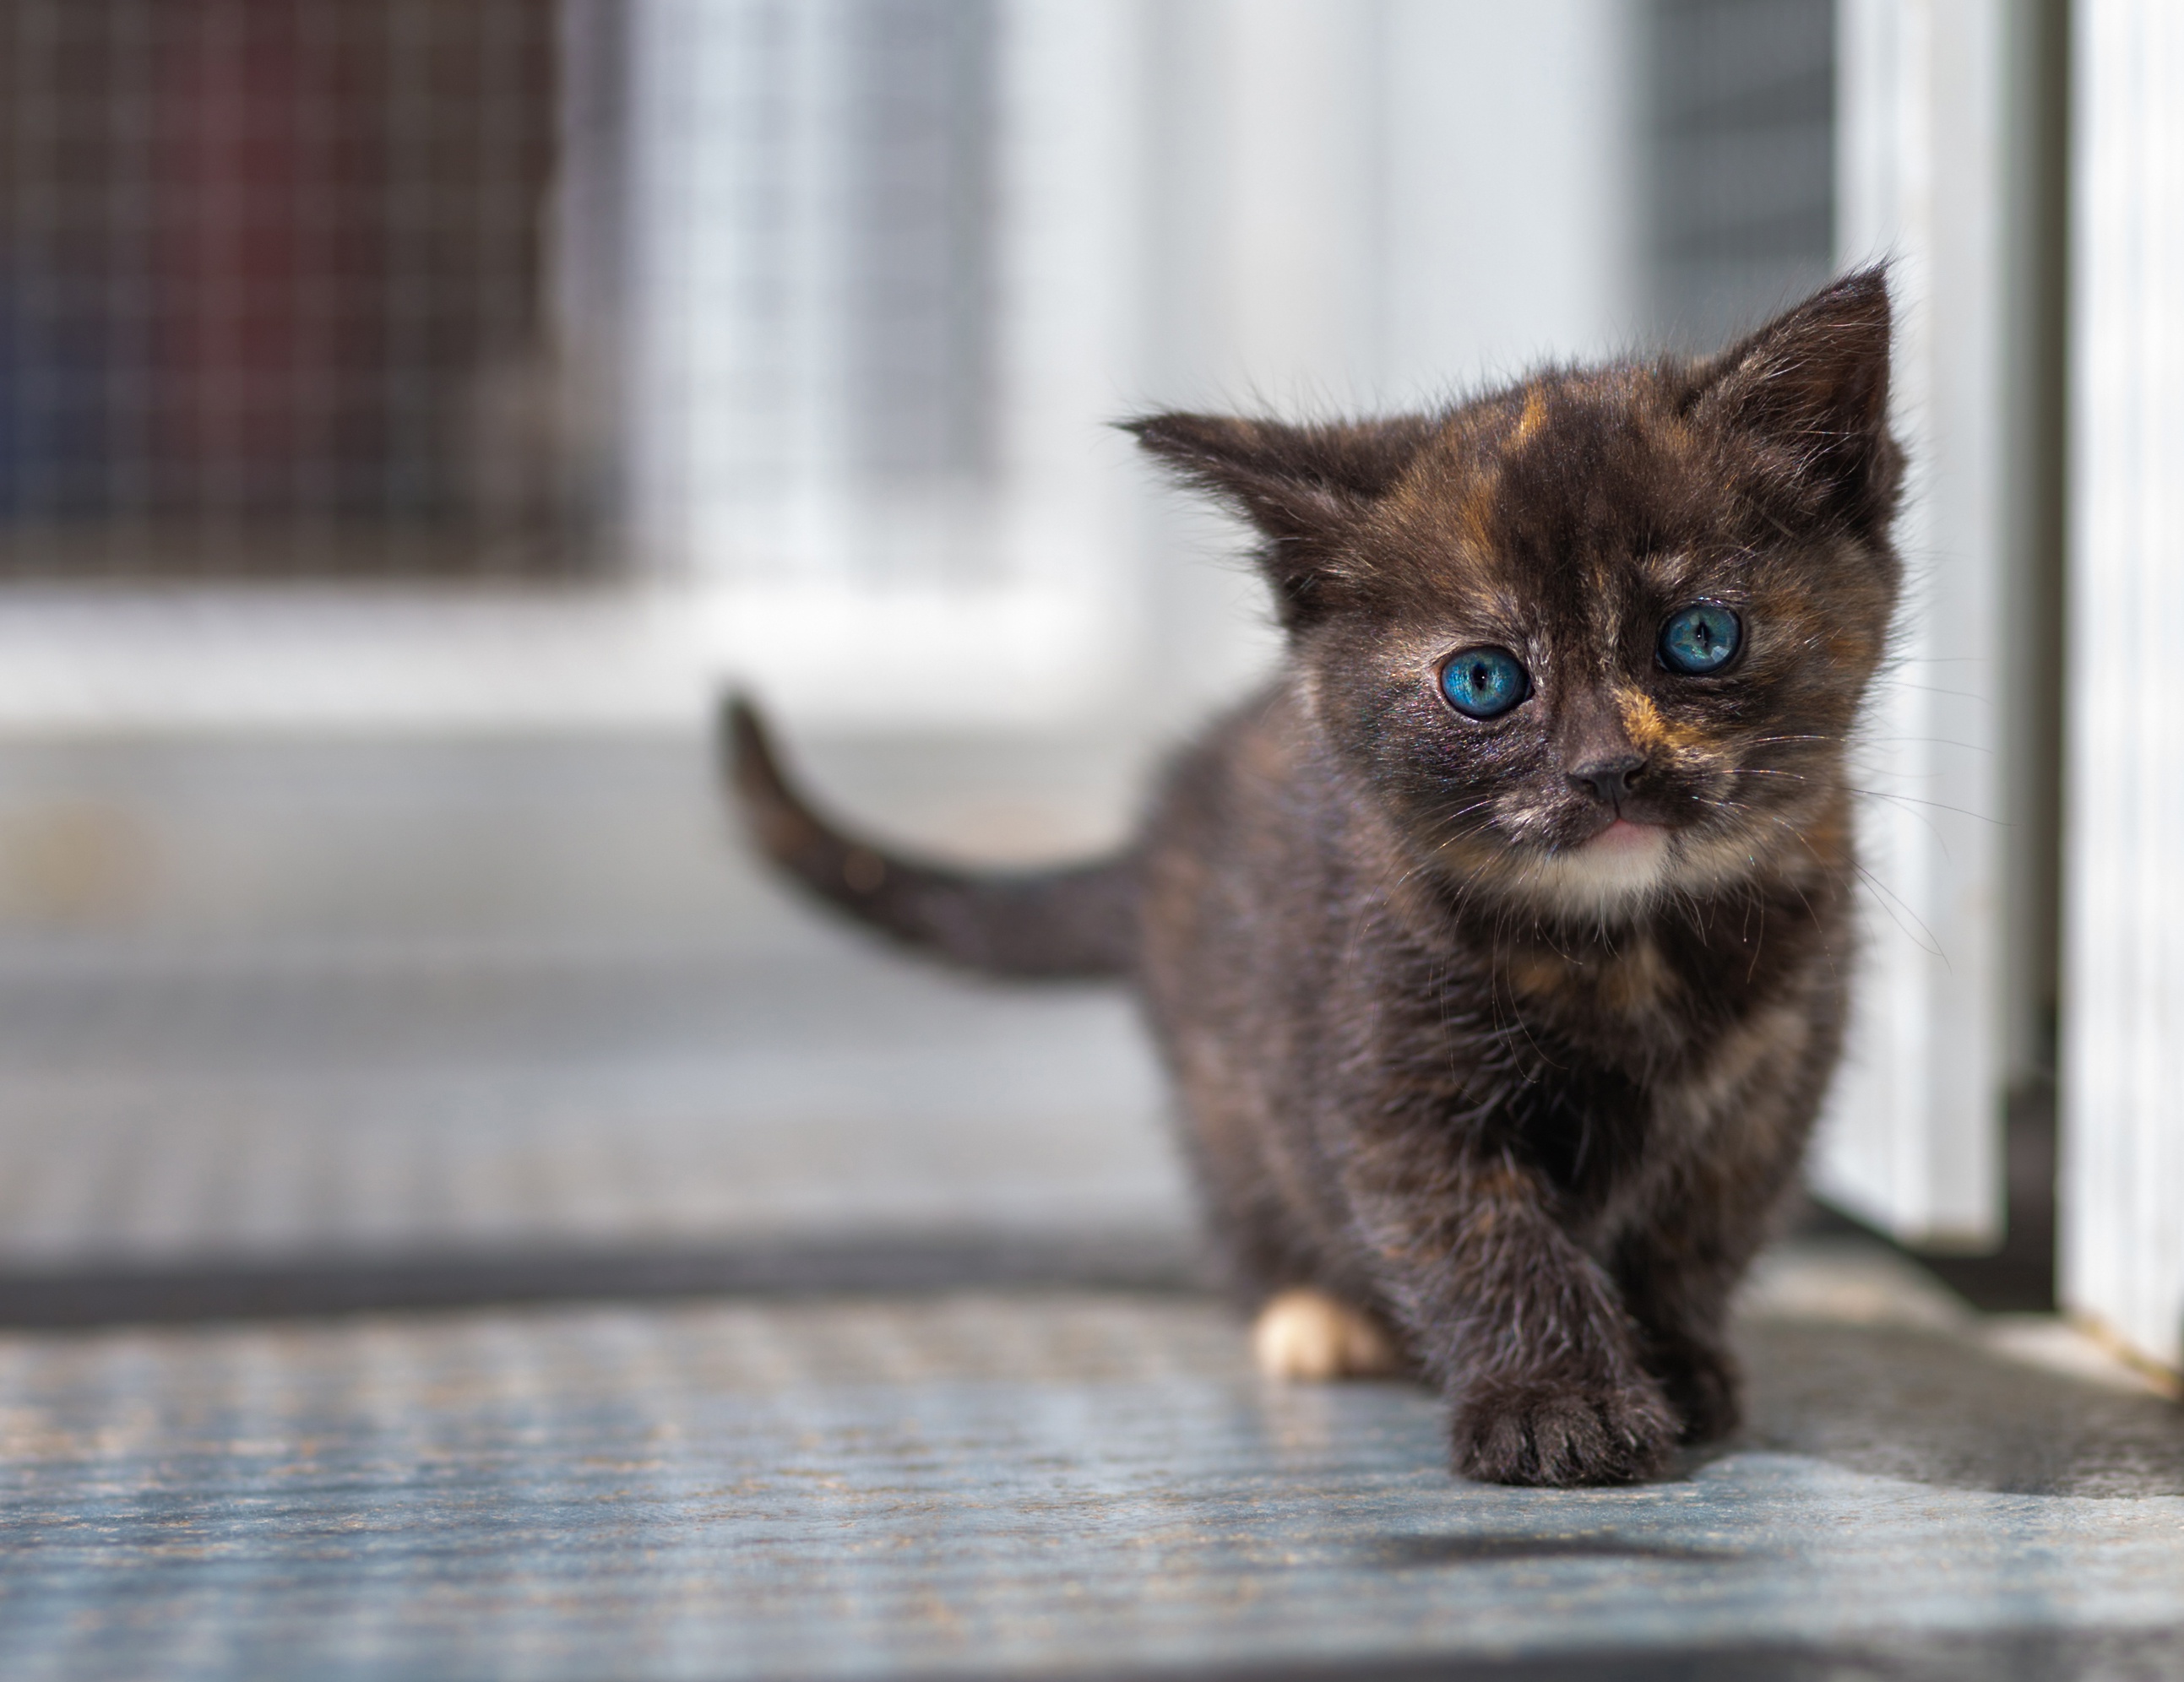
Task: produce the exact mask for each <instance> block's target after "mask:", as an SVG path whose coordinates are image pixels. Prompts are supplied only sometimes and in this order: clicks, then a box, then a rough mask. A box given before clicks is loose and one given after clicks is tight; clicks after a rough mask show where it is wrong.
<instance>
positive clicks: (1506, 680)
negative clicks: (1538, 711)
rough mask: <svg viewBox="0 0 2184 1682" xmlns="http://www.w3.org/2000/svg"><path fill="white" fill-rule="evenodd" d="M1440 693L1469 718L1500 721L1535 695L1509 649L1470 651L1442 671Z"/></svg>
mask: <svg viewBox="0 0 2184 1682" xmlns="http://www.w3.org/2000/svg"><path fill="white" fill-rule="evenodd" d="M1440 692H1441V693H1443V694H1444V695H1446V696H1447V697H1448V704H1449V705H1451V706H1452V707H1454V708H1455V709H1456V710H1457V711H1458V712H1460V713H1462V714H1463V716H1465V717H1467V718H1499V717H1500V716H1502V714H1503V713H1505V712H1507V711H1508V710H1509V709H1510V708H1511V707H1513V706H1515V705H1517V703H1518V702H1519V701H1521V700H1523V699H1524V697H1525V696H1527V695H1529V694H1530V693H1532V680H1531V679H1530V678H1529V677H1526V676H1525V675H1524V667H1523V666H1520V665H1518V662H1517V656H1516V655H1514V654H1511V653H1510V652H1509V651H1508V650H1507V649H1465V650H1464V652H1463V653H1462V654H1457V655H1456V656H1455V657H1454V658H1453V659H1451V660H1450V661H1449V663H1448V664H1447V665H1446V666H1443V667H1441V669H1440Z"/></svg>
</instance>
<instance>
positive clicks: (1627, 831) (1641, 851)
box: [1583, 817, 1669, 860]
mask: <svg viewBox="0 0 2184 1682" xmlns="http://www.w3.org/2000/svg"><path fill="white" fill-rule="evenodd" d="M1668 844H1669V832H1668V829H1667V827H1665V826H1664V825H1662V824H1658V823H1640V822H1637V821H1636V820H1635V819H1634V818H1627V817H1619V818H1617V819H1615V820H1614V821H1613V822H1611V823H1610V824H1609V825H1608V826H1607V828H1605V829H1603V830H1602V831H1601V832H1600V833H1599V834H1597V835H1596V836H1594V837H1593V838H1592V839H1591V840H1590V841H1588V842H1586V843H1585V846H1584V849H1583V850H1584V851H1585V852H1588V853H1595V854H1599V855H1603V856H1607V857H1613V858H1619V859H1623V858H1627V859H1632V860H1636V859H1641V858H1647V857H1650V856H1651V855H1653V854H1655V853H1657V852H1658V851H1659V850H1660V849H1662V848H1663V847H1665V846H1667V845H1668Z"/></svg>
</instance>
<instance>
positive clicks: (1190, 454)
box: [1123, 415, 1434, 625]
mask: <svg viewBox="0 0 2184 1682" xmlns="http://www.w3.org/2000/svg"><path fill="white" fill-rule="evenodd" d="M1123 431H1125V432H1131V433H1134V434H1135V435H1136V437H1137V440H1138V442H1139V443H1141V444H1143V445H1144V446H1145V448H1146V449H1147V450H1149V451H1151V453H1152V454H1154V455H1156V456H1157V457H1158V458H1159V459H1161V460H1162V462H1163V463H1164V464H1165V465H1167V467H1168V468H1169V469H1170V470H1171V471H1173V472H1174V473H1175V474H1176V475H1177V476H1178V477H1179V478H1181V479H1182V480H1183V481H1184V482H1185V483H1187V484H1190V485H1195V486H1196V487H1198V488H1199V489H1201V490H1202V491H1206V492H1208V493H1211V494H1212V495H1213V496H1214V497H1215V498H1217V499H1218V500H1219V501H1221V502H1223V503H1225V504H1228V505H1229V507H1230V508H1232V509H1234V510H1235V511H1236V512H1237V513H1239V514H1240V515H1243V516H1244V517H1245V519H1247V520H1249V521H1251V524H1252V525H1254V526H1256V527H1258V529H1259V531H1260V532H1261V534H1262V535H1263V536H1264V537H1265V538H1266V540H1267V542H1266V546H1265V549H1264V550H1263V551H1262V557H1261V560H1262V566H1263V567H1264V569H1265V571H1266V573H1267V576H1268V582H1270V583H1272V584H1273V587H1274V594H1275V598H1276V599H1277V600H1278V602H1279V604H1280V606H1281V612H1282V617H1283V620H1284V622H1286V623H1289V624H1291V625H1294V624H1295V623H1297V622H1299V621H1301V620H1303V619H1305V618H1307V617H1309V616H1310V615H1312V614H1313V613H1315V612H1318V611H1322V610H1325V609H1326V608H1329V607H1331V606H1333V605H1334V604H1336V603H1337V602H1339V601H1340V600H1341V599H1343V597H1344V595H1345V594H1346V592H1348V591H1350V590H1351V589H1353V588H1356V587H1357V586H1358V585H1360V584H1361V583H1362V582H1363V581H1362V580H1360V579H1358V578H1357V577H1354V576H1350V575H1349V574H1348V573H1346V571H1344V569H1343V566H1342V564H1341V560H1340V551H1341V547H1342V543H1341V540H1342V537H1343V536H1344V534H1345V533H1346V532H1348V531H1349V530H1350V529H1351V527H1352V526H1354V525H1355V524H1356V523H1357V521H1358V520H1359V519H1360V518H1361V517H1362V515H1364V513H1365V511H1366V510H1368V508H1370V507H1371V506H1372V504H1373V503H1374V502H1375V501H1376V500H1377V499H1379V498H1380V497H1382V496H1384V495H1385V494H1386V493H1388V492H1389V491H1390V490H1391V489H1392V488H1393V487H1394V486H1395V483H1396V480H1397V479H1399V478H1401V476H1402V474H1403V471H1404V470H1405V469H1406V468H1407V467H1408V466H1409V465H1410V464H1411V461H1412V458H1413V457H1414V456H1416V455H1417V454H1418V449H1419V447H1420V446H1421V445H1423V444H1424V443H1425V442H1426V440H1427V439H1428V438H1429V437H1432V436H1433V432H1434V423H1433V422H1432V421H1430V420H1429V419H1427V418H1426V417H1425V416H1424V415H1404V416H1400V417H1397V418H1396V419H1392V420H1386V421H1359V422H1354V423H1344V424H1340V425H1328V426H1289V425H1286V424H1284V423H1283V422H1281V421H1244V420H1236V419H1232V418H1230V417H1229V416H1227V415H1145V416H1144V417H1143V418H1141V419H1139V420H1136V421H1124V422H1123Z"/></svg>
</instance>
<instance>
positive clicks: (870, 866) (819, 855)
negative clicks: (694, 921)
mask: <svg viewBox="0 0 2184 1682" xmlns="http://www.w3.org/2000/svg"><path fill="white" fill-rule="evenodd" d="M720 747H721V755H722V758H723V761H724V763H723V766H722V769H723V771H725V772H726V774H727V777H728V778H729V780H730V781H731V782H733V784H734V786H735V789H736V792H737V794H738V795H739V796H740V797H741V799H742V804H743V810H744V817H745V819H746V820H747V822H749V826H750V831H751V833H752V835H753V836H754V838H755V839H756V840H757V842H758V844H759V845H760V848H762V849H764V850H765V852H766V855H767V856H768V857H769V858H771V859H772V860H773V861H774V862H775V863H776V864H777V865H779V866H782V868H783V869H784V870H786V871H787V872H788V873H789V874H790V875H791V876H793V877H795V878H796V879H797V880H798V881H799V882H800V883H803V884H804V886H805V888H807V889H809V890H810V891H811V893H813V894H816V895H817V896H818V897H819V898H820V899H824V900H825V901H826V902H827V904H829V905H833V906H836V907H838V909H840V910H842V911H846V912H848V913H849V914H850V916H853V917H855V918H856V919H857V921H858V922H863V923H869V924H870V925H871V926H872V927H874V928H877V929H879V930H880V931H881V932H883V933H886V934H889V935H892V936H893V937H894V938H895V939H897V940H900V941H901V942H902V943H903V944H905V945H909V946H914V947H917V948H919V949H921V950H924V951H928V952H930V953H932V954H933V955H935V956H937V957H940V958H944V959H946V960H948V961H950V962H952V963H956V964H961V965H962V966H965V967H966V968H968V969H973V970H978V971H981V972H984V973H985V974H988V975H999V976H1019V977H1040V978H1045V979H1050V980H1062V979H1076V978H1084V979H1089V978H1092V977H1105V976H1122V975H1128V974H1129V973H1130V972H1132V971H1133V970H1134V968H1135V966H1136V963H1137V947H1138V936H1137V930H1138V871H1137V860H1136V859H1135V858H1134V856H1133V855H1130V854H1127V853H1125V854H1123V855H1120V856H1118V857H1116V858H1112V859H1107V860H1101V861H1100V862H1098V863H1095V864H1089V865H1079V866H1072V867H1069V868H1066V869H1061V870H1046V871H1022V872H992V873H990V874H977V875H974V874H972V873H970V872H964V871H953V870H947V869H944V868H941V867H939V866H933V865H926V864H920V863H917V862H916V861H914V860H907V859H900V858H896V857H893V856H891V855H887V854H883V853H882V852H881V851H880V850H879V849H877V848H876V847H873V846H872V845H870V844H866V843H864V842H861V841H857V840H854V839H852V838H850V837H848V836H845V835H844V834H842V833H840V832H839V831H838V830H836V829H835V828H834V827H833V826H832V825H831V824H829V823H828V822H827V821H826V820H825V819H824V818H822V817H821V816H818V815H817V814H816V812H814V811H813V810H811V807H810V805H807V804H806V803H805V800H804V799H803V798H802V797H801V796H800V795H799V794H797V792H796V791H795V790H794V788H790V787H789V785H788V779H787V778H786V777H783V775H782V772H781V766H780V764H779V762H778V761H777V760H776V759H775V757H774V754H773V749H772V745H771V744H769V743H768V741H767V740H766V729H765V727H764V726H763V725H761V724H760V721H759V716H758V713H757V710H755V708H753V707H752V706H751V705H750V704H749V703H748V702H747V701H744V700H743V699H740V698H738V697H733V696H732V697H730V698H729V699H727V701H726V702H725V703H724V704H723V705H722V707H721V738H720Z"/></svg>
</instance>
